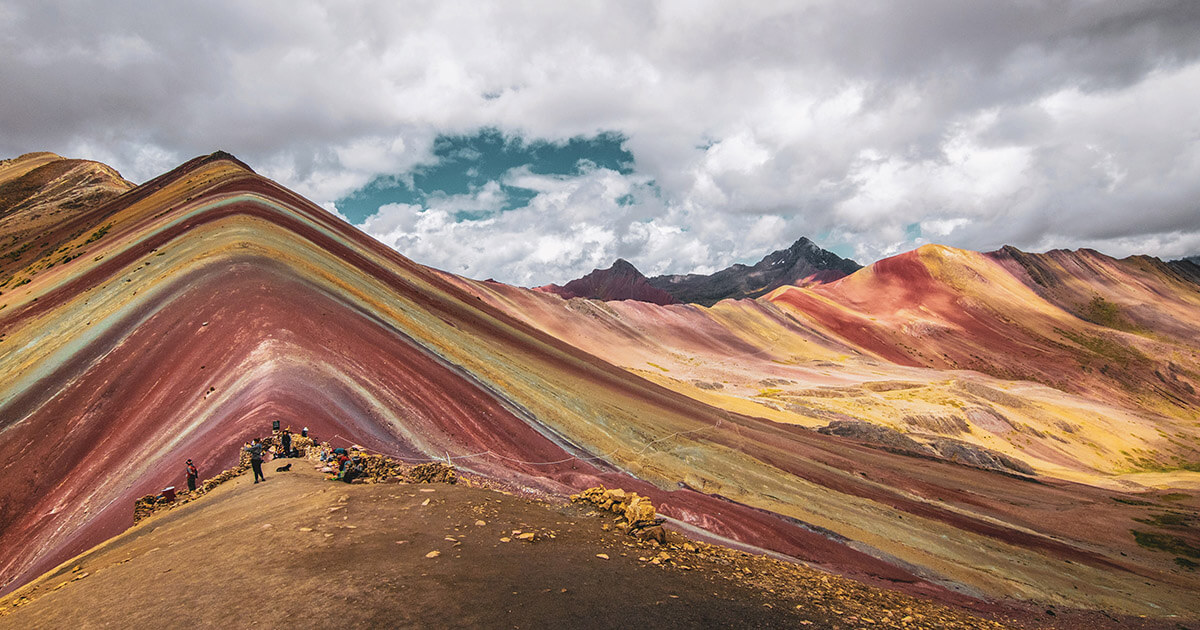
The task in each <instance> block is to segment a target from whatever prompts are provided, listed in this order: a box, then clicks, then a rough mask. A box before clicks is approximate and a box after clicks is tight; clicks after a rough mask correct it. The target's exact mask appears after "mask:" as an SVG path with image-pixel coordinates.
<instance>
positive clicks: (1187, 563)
mask: <svg viewBox="0 0 1200 630" xmlns="http://www.w3.org/2000/svg"><path fill="white" fill-rule="evenodd" d="M1175 564H1178V565H1179V566H1180V567H1182V568H1184V569H1187V570H1188V571H1195V570H1196V568H1197V567H1200V564H1197V563H1195V562H1192V561H1191V560H1188V559H1187V558H1179V557H1176V558H1175Z"/></svg>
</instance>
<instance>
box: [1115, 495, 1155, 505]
mask: <svg viewBox="0 0 1200 630" xmlns="http://www.w3.org/2000/svg"><path fill="white" fill-rule="evenodd" d="M1109 498H1111V499H1112V500H1113V501H1116V502H1117V503H1124V504H1125V505H1154V504H1153V503H1151V502H1149V501H1143V500H1141V499H1126V498H1125V497H1109Z"/></svg>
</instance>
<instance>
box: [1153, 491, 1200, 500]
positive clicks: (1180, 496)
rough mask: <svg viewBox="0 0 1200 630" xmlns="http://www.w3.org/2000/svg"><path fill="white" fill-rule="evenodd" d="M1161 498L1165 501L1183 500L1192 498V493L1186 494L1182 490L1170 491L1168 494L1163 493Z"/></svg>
mask: <svg viewBox="0 0 1200 630" xmlns="http://www.w3.org/2000/svg"><path fill="white" fill-rule="evenodd" d="M1159 498H1160V499H1162V500H1163V501H1182V500H1184V499H1190V498H1192V495H1190V494H1184V493H1182V492H1169V493H1167V494H1164V495H1162V496H1161V497H1159Z"/></svg>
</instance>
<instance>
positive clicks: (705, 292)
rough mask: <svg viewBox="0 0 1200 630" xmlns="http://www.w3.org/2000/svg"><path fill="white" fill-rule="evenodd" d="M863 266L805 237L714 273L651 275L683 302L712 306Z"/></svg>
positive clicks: (822, 279) (833, 277)
mask: <svg viewBox="0 0 1200 630" xmlns="http://www.w3.org/2000/svg"><path fill="white" fill-rule="evenodd" d="M861 268H862V265H860V264H858V263H856V262H854V261H853V260H850V259H847V258H842V257H841V256H838V255H837V254H835V253H833V252H831V251H828V250H824V249H821V248H820V247H818V246H817V244H816V243H813V242H812V241H810V240H808V239H807V238H805V237H800V240H798V241H796V242H795V243H792V246H791V247H789V248H787V249H781V250H777V251H774V252H771V253H770V254H767V255H766V256H765V257H763V259H762V260H760V261H758V263H756V264H755V265H754V266H752V267H748V266H746V265H742V264H736V265H733V266H731V267H727V268H725V269H722V270H721V271H718V272H716V273H714V274H711V275H707V276H706V275H700V274H694V273H689V274H686V275H675V276H655V277H653V278H650V284H651V286H655V287H658V288H660V289H662V290H664V291H666V292H668V293H670V294H671V295H673V296H674V297H675V299H677V300H679V301H680V302H692V303H695V304H703V305H705V306H712V305H713V304H716V303H717V302H720V301H721V300H725V299H730V298H732V299H738V298H756V297H759V296H760V295H766V294H767V293H770V292H771V291H772V290H774V289H778V288H779V287H782V286H784V285H789V284H794V285H798V286H804V285H809V284H824V283H826V282H833V281H834V280H837V279H838V278H842V277H845V276H848V275H850V274H852V273H854V272H855V271H858V270H859V269H861Z"/></svg>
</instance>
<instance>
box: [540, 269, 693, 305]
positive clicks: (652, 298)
mask: <svg viewBox="0 0 1200 630" xmlns="http://www.w3.org/2000/svg"><path fill="white" fill-rule="evenodd" d="M538 290H541V291H546V292H548V293H557V294H558V295H561V296H563V297H565V298H573V297H584V298H593V299H597V300H605V301H608V300H638V301H639V302H650V303H652V304H675V303H676V302H678V300H676V299H675V298H674V297H673V296H672V295H671V294H670V293H667V292H666V291H663V290H662V289H659V288H657V287H654V286H651V285H650V282H649V281H648V280H647V279H646V276H644V275H642V272H640V271H638V269H637V267H634V266H633V264H632V263H630V262H629V261H627V260H625V259H624V258H618V259H617V262H614V263H613V264H612V266H611V267H609V268H608V269H593V270H592V272H591V273H589V274H588V275H586V276H584V277H582V278H578V279H576V280H572V281H570V282H568V283H566V284H565V285H563V286H558V285H557V284H548V285H546V286H542V287H538Z"/></svg>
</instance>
